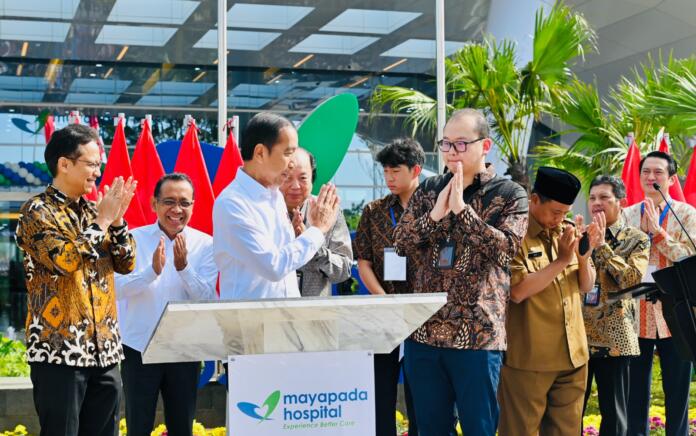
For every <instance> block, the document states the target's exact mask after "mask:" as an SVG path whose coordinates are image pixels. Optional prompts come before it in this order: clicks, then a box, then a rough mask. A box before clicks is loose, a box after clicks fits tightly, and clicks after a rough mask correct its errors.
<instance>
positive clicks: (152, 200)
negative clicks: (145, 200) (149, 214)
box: [150, 195, 157, 212]
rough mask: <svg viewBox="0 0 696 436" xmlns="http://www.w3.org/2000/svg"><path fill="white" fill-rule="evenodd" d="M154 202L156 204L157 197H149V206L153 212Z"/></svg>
mask: <svg viewBox="0 0 696 436" xmlns="http://www.w3.org/2000/svg"><path fill="white" fill-rule="evenodd" d="M155 204H157V199H156V198H155V197H154V195H153V196H152V197H150V207H151V208H152V211H153V212H157V209H156V208H155Z"/></svg>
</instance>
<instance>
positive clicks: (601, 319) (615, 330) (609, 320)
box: [582, 216, 650, 357]
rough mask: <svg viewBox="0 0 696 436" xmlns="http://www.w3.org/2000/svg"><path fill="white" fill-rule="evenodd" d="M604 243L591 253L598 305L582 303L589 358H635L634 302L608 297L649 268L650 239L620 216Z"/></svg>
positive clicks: (641, 275)
mask: <svg viewBox="0 0 696 436" xmlns="http://www.w3.org/2000/svg"><path fill="white" fill-rule="evenodd" d="M606 241H607V242H606V243H605V244H603V245H602V246H600V247H598V248H596V249H595V250H594V252H593V253H592V260H593V261H594V264H595V267H596V269H597V280H596V285H597V286H598V287H599V302H598V303H599V304H598V305H596V306H592V305H588V304H585V305H584V306H583V309H582V314H583V318H584V319H585V331H586V332H587V343H588V345H589V347H590V356H591V357H616V356H638V355H640V347H639V346H638V332H636V331H635V329H634V327H633V324H634V321H635V317H636V310H637V309H636V302H635V301H634V300H633V299H632V298H631V297H630V295H628V296H624V298H621V299H619V300H615V299H612V298H611V297H612V293H614V292H618V291H621V290H623V289H626V288H629V287H631V286H633V285H637V284H638V283H640V282H641V280H642V279H643V276H644V275H645V271H646V270H647V269H648V258H649V257H650V239H649V238H648V235H646V234H645V233H643V232H642V231H641V230H640V229H638V228H635V227H631V226H628V225H626V223H625V220H624V219H623V217H621V216H619V219H618V220H617V221H616V222H615V223H614V224H612V225H611V226H610V227H608V228H607V233H606Z"/></svg>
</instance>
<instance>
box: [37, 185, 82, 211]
mask: <svg viewBox="0 0 696 436" xmlns="http://www.w3.org/2000/svg"><path fill="white" fill-rule="evenodd" d="M46 194H48V196H49V198H51V199H52V200H53V201H55V202H56V203H58V204H60V205H62V206H70V205H72V204H75V203H77V206H78V207H84V206H86V205H88V204H89V201H87V200H85V199H84V197H82V196H80V198H78V199H77V200H73V199H72V198H70V197H68V195H67V194H66V193H64V192H63V191H61V190H60V189H58V188H57V187H56V186H55V185H53V184H49V185H48V187H46Z"/></svg>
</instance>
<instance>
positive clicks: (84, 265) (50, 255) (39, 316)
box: [17, 186, 135, 367]
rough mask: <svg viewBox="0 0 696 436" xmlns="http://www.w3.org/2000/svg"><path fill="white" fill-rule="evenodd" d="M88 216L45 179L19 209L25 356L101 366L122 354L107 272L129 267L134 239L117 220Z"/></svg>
mask: <svg viewBox="0 0 696 436" xmlns="http://www.w3.org/2000/svg"><path fill="white" fill-rule="evenodd" d="M96 217H97V210H96V209H95V207H94V204H93V203H91V202H89V201H87V200H85V199H84V198H80V199H79V200H78V201H74V200H71V199H70V198H68V197H67V196H66V195H65V194H64V193H62V192H60V191H59V190H58V189H56V188H55V187H53V186H49V187H48V188H46V191H45V192H42V193H41V194H38V195H36V196H34V197H32V198H30V199H29V200H28V201H27V202H26V203H24V205H23V206H22V208H21V210H20V216H19V222H18V223H17V245H18V246H19V248H20V249H22V251H23V252H24V269H25V274H26V282H27V292H28V297H29V298H28V313H27V321H26V335H27V360H28V361H29V362H45V363H54V364H58V365H68V366H78V367H96V366H98V367H107V366H109V365H114V364H117V363H118V362H120V361H121V360H122V359H123V348H122V345H121V334H120V332H119V328H118V320H117V317H116V298H115V294H114V271H116V272H118V273H119V274H128V273H129V272H131V271H133V268H135V241H134V240H133V237H132V236H131V234H130V233H129V232H128V228H127V227H126V226H125V225H124V226H122V227H110V228H109V230H108V231H107V232H104V231H102V229H101V228H100V227H99V226H98V225H97V224H96V223H95V222H94V220H95V219H96Z"/></svg>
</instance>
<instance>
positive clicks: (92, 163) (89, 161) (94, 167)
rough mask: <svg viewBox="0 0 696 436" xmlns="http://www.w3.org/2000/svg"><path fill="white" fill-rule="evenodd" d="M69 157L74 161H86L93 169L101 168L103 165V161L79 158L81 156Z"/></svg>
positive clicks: (88, 166)
mask: <svg viewBox="0 0 696 436" xmlns="http://www.w3.org/2000/svg"><path fill="white" fill-rule="evenodd" d="M68 159H69V160H71V161H73V162H84V164H85V165H86V166H87V168H89V169H90V170H92V171H94V170H98V169H101V167H102V162H92V161H91V160H86V159H79V158H75V159H72V158H68Z"/></svg>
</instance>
